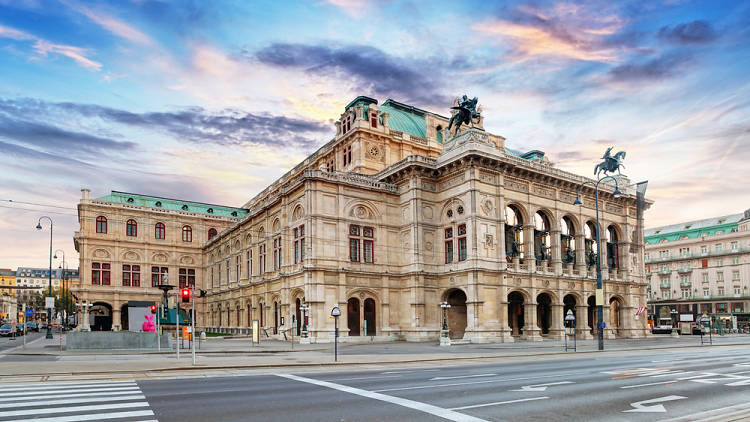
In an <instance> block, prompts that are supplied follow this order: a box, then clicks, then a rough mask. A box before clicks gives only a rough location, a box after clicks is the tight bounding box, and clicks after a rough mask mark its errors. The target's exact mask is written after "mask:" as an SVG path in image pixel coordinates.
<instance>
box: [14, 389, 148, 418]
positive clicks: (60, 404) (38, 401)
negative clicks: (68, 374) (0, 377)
mask: <svg viewBox="0 0 750 422" xmlns="http://www.w3.org/2000/svg"><path fill="white" fill-rule="evenodd" d="M99 420H106V421H111V422H158V421H157V419H156V416H155V415H154V412H153V410H151V408H150V405H149V404H148V401H147V400H146V396H145V395H144V394H143V392H142V391H141V389H140V388H139V387H138V384H136V382H135V381H132V380H125V381H70V382H67V381H66V382H37V383H31V384H0V422H20V421H37V422H76V421H99Z"/></svg>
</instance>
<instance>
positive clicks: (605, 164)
mask: <svg viewBox="0 0 750 422" xmlns="http://www.w3.org/2000/svg"><path fill="white" fill-rule="evenodd" d="M612 148H614V147H609V148H607V152H605V153H604V155H603V156H602V158H603V159H604V161H602V162H601V163H599V164H597V165H596V167H594V174H595V175H596V176H597V177H599V173H601V172H602V171H603V172H604V174H605V175H606V174H607V173H614V172H615V170H616V171H617V174H622V173H620V167H622V168H625V166H624V165H623V164H622V160H624V159H625V151H620V152H618V153H617V154H615V155H614V156H612V155H610V152H611V151H612Z"/></svg>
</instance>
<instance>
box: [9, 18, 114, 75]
mask: <svg viewBox="0 0 750 422" xmlns="http://www.w3.org/2000/svg"><path fill="white" fill-rule="evenodd" d="M0 38H9V39H12V40H16V41H32V42H33V43H34V45H33V48H34V50H35V51H36V52H37V53H38V55H39V56H40V57H47V56H48V55H49V54H50V53H52V54H59V55H61V56H65V57H67V58H69V59H72V60H73V61H75V62H76V63H78V64H79V65H81V66H83V67H85V68H87V69H91V70H96V71H98V70H100V69H101V67H102V64H101V63H99V62H97V61H94V60H91V59H89V58H88V57H86V54H88V50H87V49H84V48H81V47H75V46H71V45H65V44H55V43H52V42H50V41H47V40H45V39H43V38H39V37H37V36H35V35H32V34H29V33H28V32H24V31H20V30H18V29H14V28H9V27H7V26H2V25H0Z"/></svg>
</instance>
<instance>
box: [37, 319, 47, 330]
mask: <svg viewBox="0 0 750 422" xmlns="http://www.w3.org/2000/svg"><path fill="white" fill-rule="evenodd" d="M39 328H41V329H42V330H46V329H47V321H42V322H40V323H39Z"/></svg>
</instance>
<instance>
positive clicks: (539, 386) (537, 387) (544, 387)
mask: <svg viewBox="0 0 750 422" xmlns="http://www.w3.org/2000/svg"><path fill="white" fill-rule="evenodd" d="M563 384H575V383H574V382H573V381H560V382H550V383H547V384H534V385H524V386H523V387H521V388H519V389H517V390H509V391H545V390H547V387H550V386H553V385H563Z"/></svg>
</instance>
